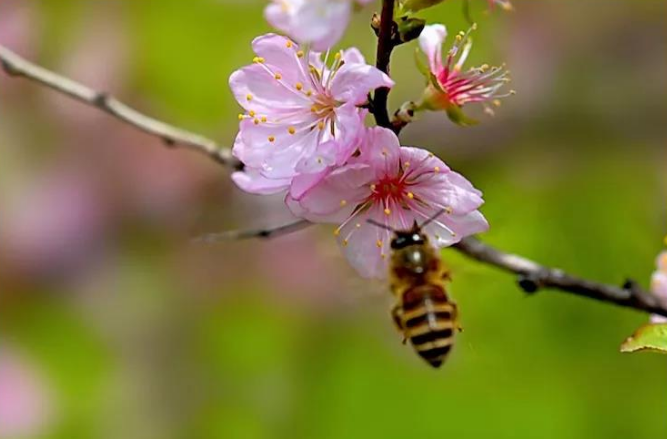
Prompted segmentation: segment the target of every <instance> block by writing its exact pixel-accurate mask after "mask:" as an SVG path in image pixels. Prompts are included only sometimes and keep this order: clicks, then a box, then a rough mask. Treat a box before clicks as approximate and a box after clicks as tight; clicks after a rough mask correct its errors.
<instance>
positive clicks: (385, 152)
mask: <svg viewBox="0 0 667 439" xmlns="http://www.w3.org/2000/svg"><path fill="white" fill-rule="evenodd" d="M382 155H384V156H386V155H387V150H386V149H385V148H382Z"/></svg>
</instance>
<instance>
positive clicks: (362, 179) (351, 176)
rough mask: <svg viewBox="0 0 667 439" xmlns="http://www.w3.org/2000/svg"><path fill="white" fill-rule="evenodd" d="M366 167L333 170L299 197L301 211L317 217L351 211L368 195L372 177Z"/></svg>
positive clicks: (348, 166)
mask: <svg viewBox="0 0 667 439" xmlns="http://www.w3.org/2000/svg"><path fill="white" fill-rule="evenodd" d="M368 170H369V167H368V165H363V164H355V165H347V166H344V167H342V168H338V169H335V170H334V171H332V172H331V173H330V174H329V175H327V177H326V178H324V179H323V180H322V181H320V182H319V184H317V185H316V186H314V187H312V188H311V189H310V190H309V191H308V192H307V193H306V194H305V195H303V196H302V197H301V199H300V200H299V203H300V205H301V207H302V208H303V209H305V210H306V211H308V212H310V213H313V214H315V215H319V216H326V215H331V214H337V213H338V211H340V210H341V209H343V208H344V209H345V210H351V209H353V208H354V207H355V206H356V205H357V204H358V203H359V202H360V201H362V200H363V199H364V198H365V197H366V196H368V195H369V194H370V189H369V187H368V185H369V183H370V182H371V180H372V178H373V177H372V175H371V174H370V173H369V172H368Z"/></svg>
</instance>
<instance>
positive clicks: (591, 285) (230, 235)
mask: <svg viewBox="0 0 667 439" xmlns="http://www.w3.org/2000/svg"><path fill="white" fill-rule="evenodd" d="M384 3H385V6H386V5H387V4H390V5H389V7H388V9H387V10H391V11H392V13H393V1H390V0H385V2H384ZM384 12H385V9H383V13H384ZM380 41H382V39H380ZM383 53H384V52H383ZM390 53H391V51H389V53H388V54H390ZM383 62H384V63H386V64H385V65H386V66H388V64H389V60H388V58H386V59H384V61H383ZM0 63H1V64H2V67H3V68H4V70H5V71H6V72H7V73H8V74H9V75H12V76H20V77H24V78H27V79H29V80H31V81H33V82H35V83H37V84H40V85H42V86H46V87H48V88H51V89H52V90H55V91H57V92H60V93H62V94H65V95H67V96H70V97H72V98H74V99H76V100H78V101H81V102H83V103H84V104H87V105H89V106H90V107H93V108H97V109H99V110H101V111H104V112H106V113H109V114H111V115H112V116H114V117H116V118H118V119H120V120H122V121H124V122H127V123H129V124H130V125H132V126H134V127H136V128H138V129H140V130H142V131H145V132H147V133H149V134H152V135H154V136H157V137H159V138H161V139H162V140H163V141H164V142H165V143H166V144H168V145H171V146H176V145H181V146H185V147H188V148H190V149H193V150H196V151H200V152H203V153H205V154H206V155H207V156H209V157H210V158H211V159H213V160H215V161H216V162H217V163H219V164H222V165H224V166H225V167H228V168H233V169H239V168H240V167H241V166H240V164H239V162H238V161H237V160H236V159H235V158H234V157H233V156H232V155H231V152H230V151H229V150H228V149H221V148H219V147H218V145H217V144H216V143H215V142H214V141H213V140H210V139H207V138H205V137H202V136H200V135H198V134H194V133H190V132H188V131H185V130H182V129H179V128H176V127H173V126H171V125H168V124H166V123H164V122H161V121H159V120H156V119H153V118H150V117H148V116H145V115H143V114H140V113H138V112H136V111H135V110H133V109H131V108H129V107H128V106H126V105H124V104H122V103H120V102H118V101H117V100H115V99H113V98H111V97H110V96H108V95H105V94H103V93H98V92H96V91H94V90H91V89H89V88H88V87H85V86H83V85H81V84H79V83H77V82H75V81H72V80H71V79H68V78H65V77H63V76H60V75H57V74H55V73H53V72H50V71H49V70H46V69H44V68H42V67H39V66H37V65H34V64H32V63H30V62H28V61H26V60H24V59H23V58H21V57H19V56H18V55H16V54H14V53H13V52H11V51H9V50H8V49H6V48H4V47H2V46H0ZM376 99H377V95H376ZM374 104H376V105H377V100H376V101H375V102H374ZM385 104H386V101H385ZM383 108H384V111H385V113H386V105H384V107H383ZM387 120H388V118H387ZM310 224H311V223H309V222H308V221H306V220H299V221H296V222H293V223H290V224H285V225H282V226H279V227H276V228H273V229H260V230H250V231H235V232H226V233H222V234H218V235H209V236H208V237H203V238H201V241H204V242H212V241H213V242H214V241H216V240H220V239H225V240H229V239H246V238H272V237H276V236H280V235H285V234H288V233H291V232H295V231H297V230H301V229H303V228H305V227H307V226H309V225H310ZM211 240H212V241H211ZM454 248H455V249H456V250H458V251H460V252H461V253H463V254H464V255H466V256H468V257H470V258H473V259H475V260H477V261H479V262H482V263H484V264H488V265H492V266H495V267H498V268H501V269H503V270H505V271H507V272H510V273H513V274H515V275H517V276H519V285H520V286H521V288H523V289H524V290H525V291H527V292H530V293H532V292H535V291H537V290H539V289H540V288H550V289H556V290H560V291H565V292H569V293H572V294H575V295H578V296H583V297H588V298H591V299H596V300H599V301H602V302H609V303H614V304H617V305H621V306H625V307H628V308H634V309H637V310H640V311H645V312H649V313H653V314H660V315H663V316H665V317H667V307H665V306H662V305H661V304H660V303H659V301H658V300H657V298H656V297H655V296H652V295H651V294H649V293H648V292H646V291H644V290H642V289H641V288H639V287H638V286H637V285H636V284H635V283H634V282H626V285H624V286H623V287H618V286H615V285H609V284H602V283H598V282H594V281H590V280H587V279H583V278H578V277H575V276H572V275H569V274H567V273H565V272H563V271H562V270H558V269H555V268H550V267H545V266H543V265H540V264H538V263H537V262H534V261H531V260H530V259H526V258H524V257H522V256H517V255H513V254H509V253H505V252H502V251H500V250H498V249H496V248H494V247H491V246H489V245H487V244H484V243H482V242H481V241H479V240H477V239H476V238H472V237H469V238H465V239H463V240H462V241H461V242H460V243H458V244H456V245H455V246H454Z"/></svg>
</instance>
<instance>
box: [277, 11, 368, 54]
mask: <svg viewBox="0 0 667 439" xmlns="http://www.w3.org/2000/svg"><path fill="white" fill-rule="evenodd" d="M356 1H357V3H358V4H360V5H365V4H368V3H370V2H372V1H373V0H356ZM352 6H353V1H352V0H272V1H271V4H269V5H268V6H267V7H266V9H265V10H264V16H265V17H266V20H267V21H268V22H269V24H271V26H273V27H275V28H276V29H278V30H279V31H281V32H285V33H286V34H287V35H289V36H290V37H291V38H293V39H294V41H297V42H299V43H301V44H310V45H311V47H312V48H313V49H314V50H327V49H329V48H331V47H332V46H333V45H334V44H336V43H337V42H338V40H340V38H341V37H342V36H343V33H344V32H345V28H346V27H347V24H348V22H349V21H350V13H351V12H352Z"/></svg>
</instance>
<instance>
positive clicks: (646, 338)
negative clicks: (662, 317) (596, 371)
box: [621, 323, 667, 354]
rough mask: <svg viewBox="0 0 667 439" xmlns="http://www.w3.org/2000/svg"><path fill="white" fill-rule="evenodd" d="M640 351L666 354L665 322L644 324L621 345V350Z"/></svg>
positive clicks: (666, 333)
mask: <svg viewBox="0 0 667 439" xmlns="http://www.w3.org/2000/svg"><path fill="white" fill-rule="evenodd" d="M641 351H648V352H659V353H662V354H667V323H661V324H650V323H649V324H646V325H644V326H642V327H641V328H639V329H638V330H637V331H636V332H635V333H634V334H632V336H631V337H628V339H627V340H625V342H623V344H622V345H621V352H641Z"/></svg>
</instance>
